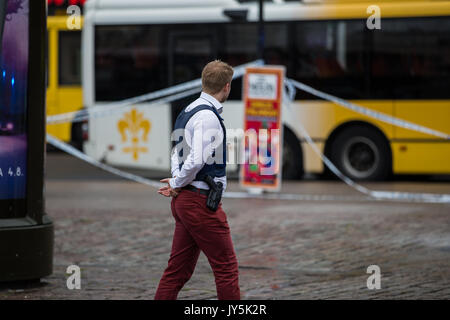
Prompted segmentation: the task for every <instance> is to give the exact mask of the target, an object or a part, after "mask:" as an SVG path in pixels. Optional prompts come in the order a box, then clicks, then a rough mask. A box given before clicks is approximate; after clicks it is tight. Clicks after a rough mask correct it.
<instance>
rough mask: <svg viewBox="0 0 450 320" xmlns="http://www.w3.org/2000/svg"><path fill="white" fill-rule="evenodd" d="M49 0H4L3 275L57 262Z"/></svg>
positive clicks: (0, 48) (0, 94)
mask: <svg viewBox="0 0 450 320" xmlns="http://www.w3.org/2000/svg"><path fill="white" fill-rule="evenodd" d="M45 45H46V0H0V281H15V280H34V279H39V278H41V277H44V276H47V275H50V274H51V273H52V268H53V224H52V222H51V220H50V219H49V218H48V216H47V215H46V214H45V213H44V196H43V195H44V192H43V190H44V151H45V149H44V148H45V90H46V88H45V72H46V71H45V70H46V68H45V63H46V61H45Z"/></svg>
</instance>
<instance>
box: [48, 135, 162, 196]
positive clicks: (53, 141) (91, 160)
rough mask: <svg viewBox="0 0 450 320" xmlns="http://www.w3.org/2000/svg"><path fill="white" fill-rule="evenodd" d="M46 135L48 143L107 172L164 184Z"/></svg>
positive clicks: (134, 179)
mask: <svg viewBox="0 0 450 320" xmlns="http://www.w3.org/2000/svg"><path fill="white" fill-rule="evenodd" d="M46 137H47V143H50V144H51V145H52V146H54V147H56V148H58V149H60V150H62V151H64V152H66V153H68V154H70V155H72V156H74V157H76V158H78V159H80V160H83V161H85V162H87V163H89V164H91V165H93V166H95V167H97V168H100V169H103V170H105V171H107V172H110V173H112V174H115V175H117V176H119V177H122V178H125V179H128V180H132V181H135V182H139V183H142V184H145V185H147V186H150V187H154V188H160V187H161V186H162V184H161V183H160V182H159V181H154V180H149V179H146V178H144V177H141V176H138V175H135V174H132V173H129V172H125V171H122V170H119V169H116V168H114V167H112V166H109V165H107V164H104V163H102V162H100V161H98V160H95V159H94V158H92V157H89V156H88V155H87V154H85V153H83V152H81V151H79V150H78V149H76V148H74V147H72V146H71V145H70V144H67V143H65V142H63V141H61V140H59V139H57V138H55V137H53V136H52V135H50V134H48V133H47V136H46Z"/></svg>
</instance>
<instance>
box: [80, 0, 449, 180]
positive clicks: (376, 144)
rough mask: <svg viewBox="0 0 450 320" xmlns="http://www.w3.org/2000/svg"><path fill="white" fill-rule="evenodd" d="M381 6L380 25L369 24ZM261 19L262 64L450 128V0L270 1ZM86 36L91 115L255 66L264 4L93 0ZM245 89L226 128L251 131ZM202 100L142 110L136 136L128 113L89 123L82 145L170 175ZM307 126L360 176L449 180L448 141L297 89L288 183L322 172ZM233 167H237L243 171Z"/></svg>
mask: <svg viewBox="0 0 450 320" xmlns="http://www.w3.org/2000/svg"><path fill="white" fill-rule="evenodd" d="M374 4H376V7H375V11H373V10H374V7H373V6H372V5H374ZM377 11H378V12H379V13H380V18H381V20H379V22H380V28H379V29H378V28H376V27H375V28H373V27H370V24H371V23H372V22H373V21H371V19H372V18H371V16H373V12H377ZM264 20H265V48H264V60H265V63H266V64H274V65H284V66H285V67H286V73H287V77H288V78H291V79H295V80H297V81H300V82H303V83H306V84H307V85H310V86H312V87H314V88H316V89H318V90H321V91H324V92H326V93H329V94H332V95H335V96H337V97H340V98H343V99H346V100H349V101H351V102H353V103H356V104H358V105H361V106H364V107H367V108H369V109H372V110H375V111H379V112H383V113H386V114H388V115H392V116H395V117H398V118H401V119H405V120H407V121H411V122H414V123H417V124H419V125H423V126H426V127H429V128H432V129H435V130H438V131H442V132H445V133H447V134H448V133H450V1H440V0H433V1H432V0H420V1H400V0H386V1H376V3H374V2H373V1H367V0H347V1H345V0H341V1H338V0H335V1H331V0H323V1H304V2H302V1H295V2H290V1H289V2H283V1H276V3H275V2H272V3H269V2H265V9H264ZM83 33H84V34H83V71H84V72H83V90H84V105H85V106H86V108H90V107H93V106H95V105H100V104H102V103H106V102H111V101H118V100H121V99H125V98H130V97H133V96H137V95H140V94H144V93H147V92H152V91H156V90H158V89H162V88H166V87H168V86H172V85H174V84H178V83H181V82H184V81H188V80H192V79H195V78H198V77H199V76H200V74H201V68H202V67H203V66H204V65H205V63H206V62H208V61H211V60H212V59H221V60H223V61H227V62H229V63H230V64H232V65H233V66H237V65H240V64H243V63H246V62H249V61H253V60H255V59H256V58H257V57H258V5H257V2H248V1H240V2H239V1H234V0H210V1H194V0H191V1H184V0H166V1H155V2H154V1H148V2H143V1H133V0H129V1H127V2H126V5H125V4H124V3H122V2H118V1H107V0H103V1H101V2H96V1H92V2H91V1H88V2H87V3H86V6H85V21H84V29H83ZM241 89H242V85H241V82H240V81H239V80H235V81H234V83H233V86H232V92H231V94H230V99H229V101H227V102H226V103H225V105H224V111H223V117H224V119H225V124H226V126H227V128H228V129H239V128H242V127H243V102H242V94H241ZM193 99H195V96H192V97H189V98H187V99H185V100H184V101H178V102H173V103H172V104H164V105H161V106H155V107H152V108H142V109H140V110H139V111H137V110H135V111H134V112H135V113H136V114H137V113H139V117H135V118H136V119H138V118H139V119H140V120H139V121H146V123H147V121H148V122H149V123H150V124H151V130H150V131H149V132H145V133H142V132H140V131H139V130H140V129H139V126H138V125H139V124H133V123H130V124H129V127H130V128H135V130H134V131H133V132H131V131H130V132H128V131H124V130H121V129H120V127H119V126H118V125H117V124H118V123H119V122H121V121H122V122H123V121H125V120H126V119H131V118H130V115H126V114H125V113H123V114H113V115H110V116H108V117H105V118H101V119H92V120H91V121H90V122H89V140H88V141H86V142H85V144H84V149H85V151H86V152H87V154H89V155H91V156H92V157H94V158H97V159H102V160H104V161H105V162H106V163H109V164H112V165H120V166H128V167H136V168H152V169H163V170H168V169H169V167H170V163H169V154H170V148H171V144H170V141H169V139H170V133H171V131H172V126H173V120H174V119H175V117H176V116H177V114H178V112H180V110H181V108H182V107H183V106H185V105H186V103H187V101H192V100H193ZM124 119H125V120H124ZM299 123H301V124H302V125H303V126H304V127H305V128H306V130H307V131H308V132H309V134H310V136H311V137H312V139H313V141H314V143H315V144H316V146H317V147H318V148H319V149H320V150H321V151H322V152H323V153H324V154H325V155H327V156H328V157H329V158H330V159H331V160H332V162H333V163H335V164H336V165H337V167H338V168H340V170H342V171H343V173H344V174H346V175H347V176H349V177H351V178H353V179H355V180H382V179H386V178H387V177H388V176H389V175H390V173H392V172H393V173H394V174H438V173H450V141H449V140H445V139H442V138H439V137H435V136H431V135H427V134H423V133H420V132H416V131H411V130H406V129H403V128H400V127H396V126H394V125H391V124H387V123H383V122H380V121H377V120H375V119H373V118H370V117H368V116H364V115H361V114H359V113H356V112H353V111H350V110H348V109H345V108H343V107H341V106H338V105H336V104H334V103H332V102H329V101H324V100H320V99H318V98H317V97H314V96H312V95H310V94H307V93H305V92H302V91H298V92H297V95H296V97H295V99H294V101H293V103H291V104H290V106H289V107H283V128H284V134H283V136H284V152H283V176H284V177H285V178H299V177H300V176H301V175H302V173H303V172H311V173H323V172H324V171H325V168H324V164H323V163H322V161H321V159H320V158H319V157H318V156H317V154H315V153H314V151H313V149H312V148H311V146H310V145H308V144H307V143H306V141H305V138H304V137H302V135H301V131H300V129H299V125H298V124H299ZM122 127H123V126H122ZM230 131H231V130H230ZM130 137H132V138H133V139H131V138H130ZM163 137H167V138H163ZM130 141H132V143H133V145H132V146H131V147H130V146H129V145H130V143H131V142H130ZM130 150H135V152H130ZM229 168H230V171H231V170H232V169H234V170H237V166H236V165H235V166H230V167H229Z"/></svg>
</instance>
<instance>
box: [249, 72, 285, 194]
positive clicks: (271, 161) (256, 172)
mask: <svg viewBox="0 0 450 320" xmlns="http://www.w3.org/2000/svg"><path fill="white" fill-rule="evenodd" d="M284 73H285V69H284V67H282V66H266V67H258V68H247V69H246V73H245V76H244V84H243V85H244V106H245V111H244V132H245V137H244V141H243V143H244V155H245V156H244V159H245V162H244V163H243V164H242V165H241V172H240V181H241V185H242V186H243V187H244V188H257V189H266V190H275V191H276V190H279V188H280V185H281V153H282V152H281V148H282V141H283V139H282V124H281V109H282V95H283V94H282V93H283V81H284Z"/></svg>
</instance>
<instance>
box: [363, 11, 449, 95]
mask: <svg viewBox="0 0 450 320" xmlns="http://www.w3.org/2000/svg"><path fill="white" fill-rule="evenodd" d="M382 30H383V32H375V33H374V36H373V39H374V40H373V54H372V57H373V59H372V63H371V67H372V68H371V71H372V76H373V79H372V80H373V83H372V95H373V98H384V99H448V98H450V90H448V84H449V82H450V76H449V75H450V32H449V30H450V19H449V18H414V19H385V20H383V27H382ZM387 83H389V84H390V85H386V84H387Z"/></svg>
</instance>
